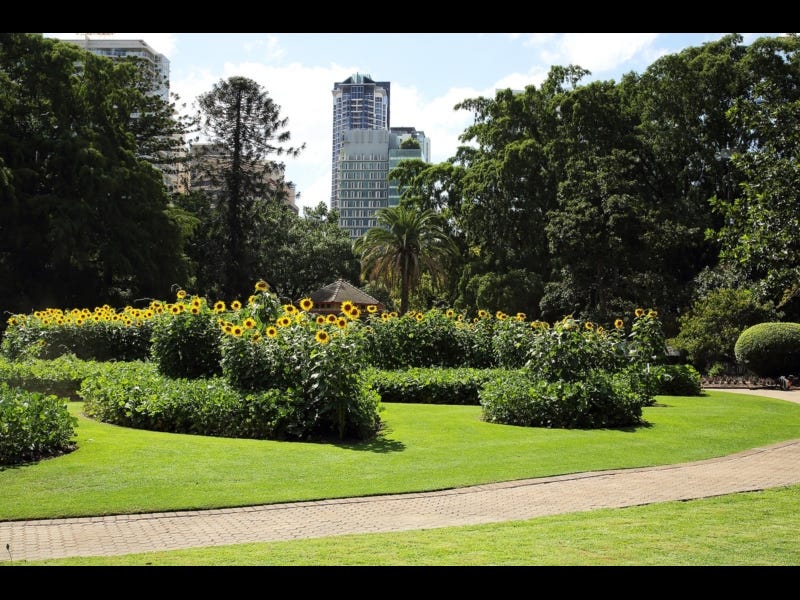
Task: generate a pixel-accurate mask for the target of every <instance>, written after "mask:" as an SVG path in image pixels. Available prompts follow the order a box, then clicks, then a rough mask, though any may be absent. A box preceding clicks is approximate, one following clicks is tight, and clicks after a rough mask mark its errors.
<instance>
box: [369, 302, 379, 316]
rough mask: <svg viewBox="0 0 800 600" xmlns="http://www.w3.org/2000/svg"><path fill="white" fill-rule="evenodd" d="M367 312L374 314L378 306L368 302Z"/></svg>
mask: <svg viewBox="0 0 800 600" xmlns="http://www.w3.org/2000/svg"><path fill="white" fill-rule="evenodd" d="M367 312H368V313H369V314H371V315H374V314H375V313H376V312H378V307H377V306H376V305H375V304H370V305H368V306H367Z"/></svg>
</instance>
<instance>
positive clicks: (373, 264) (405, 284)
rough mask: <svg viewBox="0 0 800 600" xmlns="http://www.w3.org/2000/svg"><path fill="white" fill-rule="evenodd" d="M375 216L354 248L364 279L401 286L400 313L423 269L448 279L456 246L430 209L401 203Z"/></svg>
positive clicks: (435, 277)
mask: <svg viewBox="0 0 800 600" xmlns="http://www.w3.org/2000/svg"><path fill="white" fill-rule="evenodd" d="M375 216H376V218H377V221H378V226H377V227H373V228H372V229H370V230H369V231H367V233H366V234H364V236H362V237H360V238H358V239H357V240H356V241H355V242H354V244H353V250H354V252H355V253H356V254H357V255H359V257H360V259H361V271H362V275H364V276H365V279H367V280H368V281H382V282H384V283H385V284H386V287H388V288H393V287H394V286H395V285H399V286H400V314H401V315H402V314H405V313H406V311H407V310H408V302H409V294H410V291H411V290H412V289H413V288H414V287H416V285H417V283H418V282H419V279H420V276H421V274H422V273H423V272H427V273H428V274H429V275H430V276H431V278H432V280H433V281H434V282H438V283H440V284H442V283H443V282H445V281H446V280H447V275H448V272H447V268H448V265H449V260H451V259H452V258H454V257H456V256H457V255H458V253H459V250H458V246H457V245H456V244H455V242H454V241H453V240H452V238H451V237H450V236H449V235H448V233H447V231H446V229H445V226H444V223H443V222H442V219H441V217H440V215H438V214H437V213H436V212H434V211H433V210H417V209H414V208H412V207H409V206H404V205H402V204H401V205H400V206H395V207H388V208H381V209H378V211H377V212H376V213H375Z"/></svg>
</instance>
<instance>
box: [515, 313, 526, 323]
mask: <svg viewBox="0 0 800 600" xmlns="http://www.w3.org/2000/svg"><path fill="white" fill-rule="evenodd" d="M527 318H528V315H526V314H525V313H524V312H518V313H517V321H524V320H525V319H527Z"/></svg>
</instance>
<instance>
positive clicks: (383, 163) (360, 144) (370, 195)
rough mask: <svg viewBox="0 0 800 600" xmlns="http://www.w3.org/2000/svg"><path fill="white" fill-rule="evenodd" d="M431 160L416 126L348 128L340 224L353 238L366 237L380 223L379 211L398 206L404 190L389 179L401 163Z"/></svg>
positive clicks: (341, 163) (342, 159) (341, 166)
mask: <svg viewBox="0 0 800 600" xmlns="http://www.w3.org/2000/svg"><path fill="white" fill-rule="evenodd" d="M408 159H419V160H423V161H425V162H429V161H430V142H429V140H428V139H427V138H426V137H425V133H424V132H422V131H417V130H416V129H414V128H413V127H392V128H391V129H389V130H385V129H384V130H375V129H349V130H347V131H345V132H344V134H343V140H342V149H341V150H340V152H339V161H338V168H339V184H338V194H337V196H338V205H339V208H338V210H339V225H340V226H341V227H342V228H343V229H346V230H347V231H348V232H349V234H350V237H351V238H353V239H355V238H359V237H361V236H363V235H364V234H365V233H366V232H367V230H368V229H371V228H372V227H376V226H377V224H378V221H377V218H376V215H375V213H376V212H377V211H378V209H380V208H385V207H387V206H397V205H398V204H399V203H400V196H401V195H402V189H400V186H399V185H398V184H397V182H396V181H391V180H389V178H388V174H389V171H390V170H391V169H393V168H394V167H396V166H397V165H398V164H399V163H400V162H401V161H403V160H408Z"/></svg>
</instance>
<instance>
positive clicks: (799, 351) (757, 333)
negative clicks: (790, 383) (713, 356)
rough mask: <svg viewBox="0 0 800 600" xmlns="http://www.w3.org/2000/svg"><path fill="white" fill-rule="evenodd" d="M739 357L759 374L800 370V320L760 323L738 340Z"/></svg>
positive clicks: (741, 361) (740, 361) (792, 372)
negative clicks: (796, 321) (794, 321)
mask: <svg viewBox="0 0 800 600" xmlns="http://www.w3.org/2000/svg"><path fill="white" fill-rule="evenodd" d="M734 352H735V354H736V360H737V361H738V362H739V364H740V365H742V366H744V367H746V368H747V369H749V370H750V371H752V372H753V373H755V374H756V375H758V376H759V377H772V378H777V377H780V376H781V375H793V374H796V373H798V372H800V323H759V324H757V325H753V326H752V327H748V328H747V329H745V330H744V331H743V332H742V334H741V335H740V336H739V339H738V340H736V346H735V347H734Z"/></svg>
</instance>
